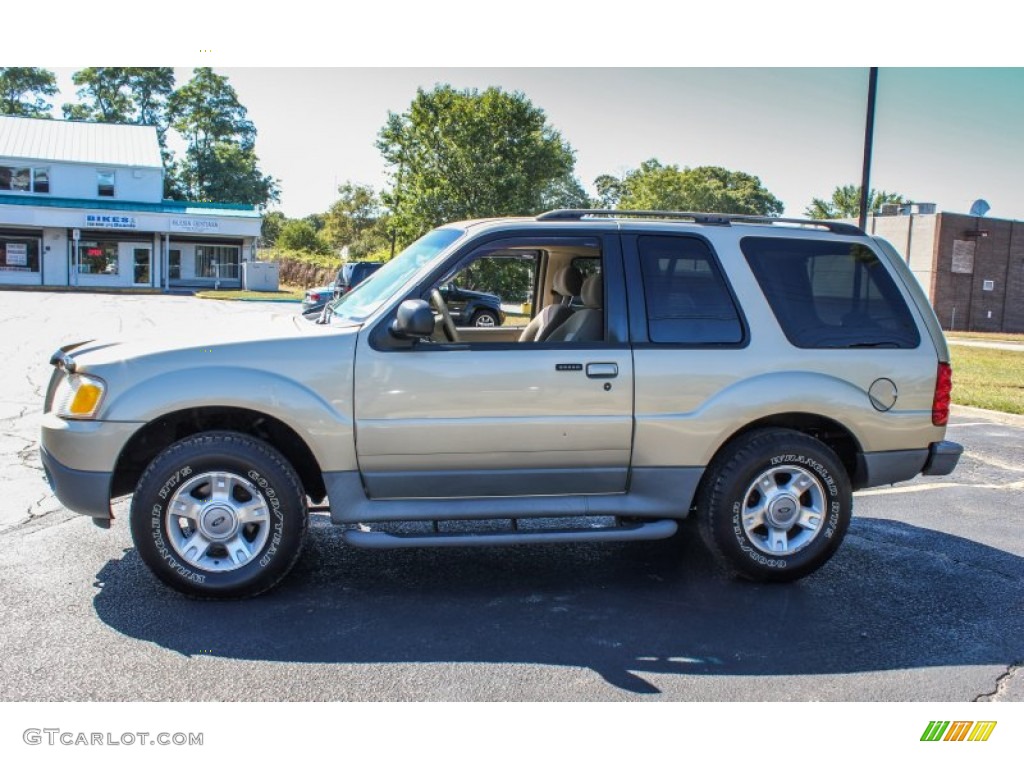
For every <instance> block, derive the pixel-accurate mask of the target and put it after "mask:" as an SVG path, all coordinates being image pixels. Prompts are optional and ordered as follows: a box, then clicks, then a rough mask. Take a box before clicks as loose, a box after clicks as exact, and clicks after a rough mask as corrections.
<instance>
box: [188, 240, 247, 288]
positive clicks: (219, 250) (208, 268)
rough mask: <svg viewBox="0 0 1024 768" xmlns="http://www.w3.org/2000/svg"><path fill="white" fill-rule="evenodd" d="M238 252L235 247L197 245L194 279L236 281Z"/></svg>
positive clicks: (238, 249) (237, 248)
mask: <svg viewBox="0 0 1024 768" xmlns="http://www.w3.org/2000/svg"><path fill="white" fill-rule="evenodd" d="M240 251H241V249H240V248H239V247H238V246H237V245H197V246H196V277H209V278H217V277H219V278H221V279H222V280H223V279H228V280H233V279H236V278H237V277H238V262H239V258H240Z"/></svg>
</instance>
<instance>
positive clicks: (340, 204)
mask: <svg viewBox="0 0 1024 768" xmlns="http://www.w3.org/2000/svg"><path fill="white" fill-rule="evenodd" d="M338 195H339V198H338V199H337V200H336V201H335V202H334V203H333V204H332V205H331V207H330V208H329V209H328V211H327V213H326V214H324V226H323V229H322V230H321V232H320V237H321V239H323V240H324V242H325V243H326V244H327V246H328V248H330V250H331V251H333V252H335V253H337V252H338V251H339V250H340V249H341V248H344V247H347V248H348V255H349V258H350V259H364V258H366V257H367V256H369V255H370V254H371V253H374V252H376V251H379V250H381V249H382V248H385V247H386V246H387V245H388V243H389V237H390V235H389V232H388V217H387V216H386V215H385V213H384V209H383V208H382V206H381V201H380V196H379V195H378V194H377V193H376V192H375V191H374V189H373V187H369V186H366V185H363V184H353V183H352V182H350V181H347V182H345V183H344V184H342V185H341V186H339V187H338Z"/></svg>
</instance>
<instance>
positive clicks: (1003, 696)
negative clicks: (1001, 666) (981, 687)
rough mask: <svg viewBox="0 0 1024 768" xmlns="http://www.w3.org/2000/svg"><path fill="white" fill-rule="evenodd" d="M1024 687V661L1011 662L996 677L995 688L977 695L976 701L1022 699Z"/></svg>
mask: <svg viewBox="0 0 1024 768" xmlns="http://www.w3.org/2000/svg"><path fill="white" fill-rule="evenodd" d="M1022 688H1024V662H1022V661H1018V662H1016V663H1015V664H1011V665H1010V666H1009V667H1008V668H1007V670H1006V672H1004V673H1003V674H1001V675H1000V676H999V677H998V678H996V686H995V689H994V690H992V691H990V692H988V693H983V694H981V695H980V696H977V697H976V698H975V699H974V700H975V701H1020V697H1021V693H1022V690H1021V689H1022Z"/></svg>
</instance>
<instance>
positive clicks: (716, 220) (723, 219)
mask: <svg viewBox="0 0 1024 768" xmlns="http://www.w3.org/2000/svg"><path fill="white" fill-rule="evenodd" d="M586 218H609V219H673V220H676V221H679V220H682V221H692V222H693V223H695V224H710V225H714V226H723V227H728V226H730V225H732V224H767V225H769V226H770V225H773V224H794V225H798V226H802V227H817V228H819V229H827V230H828V231H829V232H832V233H834V234H837V235H863V234H864V230H862V229H861V228H860V227H858V226H855V225H853V224H847V223H845V222H842V221H825V220H823V219H782V218H776V217H774V216H755V215H751V214H747V213H695V212H693V211H617V210H614V209H611V208H560V209H558V210H555V211H548V212H547V213H542V214H540V215H539V216H537V221H580V220H582V219H586Z"/></svg>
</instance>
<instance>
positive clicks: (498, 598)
mask: <svg viewBox="0 0 1024 768" xmlns="http://www.w3.org/2000/svg"><path fill="white" fill-rule="evenodd" d="M685 529H686V530H684V532H683V535H682V536H679V537H677V538H675V539H672V540H668V541H663V542H654V543H644V544H627V545H598V544H587V545H568V546H566V545H563V546H558V545H542V546H534V547H517V548H501V549H458V550H388V551H364V550H358V549H354V548H352V547H348V546H345V545H344V544H342V542H341V538H340V534H339V532H338V530H337V529H334V528H332V527H331V526H330V525H329V524H327V523H326V522H323V521H315V522H314V523H313V525H312V526H311V530H310V536H309V537H308V540H307V546H306V550H305V552H304V554H303V557H302V559H301V560H300V562H299V564H298V566H297V567H296V569H295V571H294V572H293V573H292V574H291V575H290V576H289V577H288V578H287V579H286V580H285V581H284V582H283V583H282V584H281V585H280V586H279V587H278V588H276V589H275V590H274V591H273V592H271V593H269V594H267V595H264V596H262V597H259V598H256V599H253V600H245V601H234V602H202V601H195V600H190V599H188V598H185V597H182V596H180V595H178V594H177V593H175V592H173V591H171V590H169V589H167V588H165V587H163V586H162V585H161V584H159V583H158V582H157V581H156V579H155V578H153V577H152V576H150V575H149V573H148V571H146V569H145V567H144V566H143V565H142V563H141V561H140V560H139V558H138V556H137V555H136V553H135V551H134V550H127V551H126V552H125V555H124V557H122V558H121V559H119V560H111V561H109V562H108V563H107V564H106V565H105V566H104V567H103V569H102V570H101V571H100V573H99V574H98V575H97V579H98V582H97V587H98V590H99V591H98V593H97V595H96V598H95V608H96V612H97V614H98V615H99V617H100V619H101V620H102V621H104V622H105V623H106V624H107V625H109V626H110V627H111V628H113V629H115V630H117V631H118V632H121V633H123V634H125V635H128V636H130V637H135V638H138V639H141V640H145V641H149V642H153V643H156V644H158V645H160V646H163V647H165V648H167V649H170V650H173V651H176V652H178V653H181V654H185V655H189V656H191V655H196V654H199V653H203V654H205V655H214V656H221V657H226V658H233V659H247V660H263V661H281V662H299V663H312V662H315V663H339V664H381V663H459V662H476V663H494V664H540V665H560V666H572V667H582V668H590V669H593V670H594V671H595V672H597V673H598V674H600V675H601V676H602V677H603V678H604V679H605V680H606V681H607V682H608V683H609V684H610V685H612V686H615V687H617V688H619V689H622V690H625V691H629V692H632V693H640V694H643V693H658V692H659V689H658V687H657V685H656V684H655V683H656V680H657V677H658V676H659V675H720V676H731V675H821V674H837V673H852V672H862V671H873V670H879V671H881V670H893V669H907V668H915V667H935V666H944V665H975V664H1006V663H1009V662H1011V661H1013V660H1015V659H1019V658H1020V657H1021V656H1022V640H1021V638H1022V637H1024V611H1022V610H1021V601H1022V590H1021V584H1022V583H1024V558H1021V557H1018V556H1015V555H1012V554H1008V553H1006V552H1003V551H1001V550H998V549H994V548H991V547H988V546H984V545H981V544H978V543H976V542H973V541H970V540H967V539H963V538H960V537H956V536H951V535H949V534H945V533H941V532H938V531H934V530H930V529H925V528H919V527H916V526H912V525H908V524H906V523H902V522H897V521H894V520H880V519H864V518H856V519H855V520H854V522H853V525H852V527H851V529H850V532H849V534H848V537H847V539H846V542H845V543H844V545H843V546H842V547H841V548H840V550H839V553H838V554H837V555H836V557H835V558H834V559H833V560H832V561H831V562H830V563H829V564H828V565H827V566H826V567H825V568H824V569H823V570H822V571H820V572H819V573H817V574H815V575H813V576H811V577H808V578H807V579H804V580H803V581H801V582H798V583H796V584H789V585H760V584H750V583H745V582H740V581H735V580H733V579H731V578H729V577H728V576H726V575H724V574H722V573H720V572H718V571H717V570H716V568H715V566H714V565H713V563H712V561H711V559H710V557H709V555H707V554H706V553H705V551H704V550H703V547H702V546H701V545H700V542H699V539H698V537H697V536H696V530H695V528H693V527H692V526H691V525H690V524H689V523H687V524H686V526H685ZM651 678H653V679H654V680H655V682H652V681H651Z"/></svg>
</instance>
